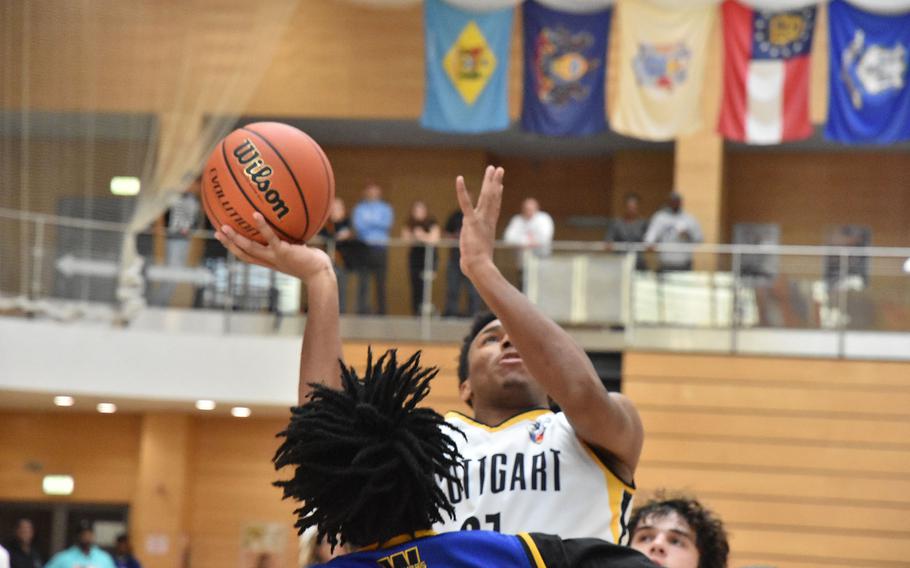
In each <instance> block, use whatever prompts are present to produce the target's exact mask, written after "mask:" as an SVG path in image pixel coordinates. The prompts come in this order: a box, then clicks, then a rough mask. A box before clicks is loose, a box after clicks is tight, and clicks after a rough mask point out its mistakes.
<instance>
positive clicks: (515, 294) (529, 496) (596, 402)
mask: <svg viewBox="0 0 910 568" xmlns="http://www.w3.org/2000/svg"><path fill="white" fill-rule="evenodd" d="M504 174H505V172H504V171H503V169H502V168H493V167H492V166H490V167H488V168H487V169H486V172H485V174H484V180H483V185H482V187H481V190H480V195H479V197H478V199H477V203H476V205H474V204H472V202H471V198H470V197H469V195H468V192H467V188H466V187H465V184H464V180H463V179H462V178H461V177H459V178H458V179H457V180H456V194H457V198H458V203H459V205H460V207H461V210H462V213H463V214H464V224H463V226H462V230H461V235H460V241H459V243H460V250H461V268H462V271H463V272H464V273H465V275H466V276H467V277H468V278H469V279H470V280H471V282H472V283H473V284H474V286H475V287H476V288H477V291H478V292H479V293H480V295H481V297H482V298H483V300H484V301H485V302H486V304H487V305H488V306H489V307H490V309H491V310H492V312H493V314H495V315H493V314H487V315H483V316H480V317H479V318H478V319H477V320H475V322H474V325H473V326H472V328H471V330H470V333H469V334H468V336H467V337H466V338H465V341H464V344H463V346H462V351H461V355H460V360H459V369H458V374H459V380H460V393H461V398H462V400H464V401H465V402H466V403H467V404H469V405H470V406H471V407H472V409H473V414H474V415H473V417H468V416H464V415H460V414H455V413H453V414H450V415H449V417H448V421H449V422H450V423H451V424H453V425H455V426H457V427H458V428H459V429H460V430H462V431H463V432H464V433H465V435H466V438H461V437H456V438H455V440H456V443H457V445H458V449H459V453H460V454H461V456H462V460H461V467H460V468H459V469H458V472H457V474H458V476H459V480H460V481H461V483H454V482H453V480H452V479H451V477H446V476H439V477H438V481H439V484H440V487H441V488H442V489H443V490H444V491H445V492H446V494H447V497H448V500H449V501H450V502H451V503H452V505H453V506H454V508H455V518H454V519H452V518H449V517H447V518H444V519H443V521H442V522H439V523H437V524H436V528H437V530H440V531H449V530H459V529H481V528H486V529H492V530H496V531H501V532H506V533H519V532H523V531H537V532H545V533H551V534H559V535H560V536H562V537H597V538H601V539H604V540H606V541H609V542H613V543H625V542H627V540H628V533H627V530H626V520H627V519H628V514H629V511H630V509H631V501H632V494H633V493H634V483H633V479H634V473H635V468H636V467H637V465H638V460H639V456H640V455H641V449H642V443H643V439H644V432H643V428H642V424H641V420H640V418H639V416H638V413H637V411H636V410H635V408H634V406H633V405H632V403H631V401H629V399H627V398H626V397H624V396H623V395H621V394H618V393H609V392H607V390H606V388H605V387H604V385H603V383H602V382H601V381H600V378H599V377H598V376H597V373H596V372H595V370H594V367H593V365H592V364H591V361H590V359H589V358H588V356H587V355H586V354H585V352H584V351H583V350H582V349H581V348H580V347H579V346H578V345H577V344H576V343H575V341H574V340H573V339H572V338H571V336H569V334H568V333H566V331H565V330H563V329H562V328H561V327H559V326H558V325H557V324H556V323H555V322H553V321H552V320H551V319H550V318H548V317H547V316H545V315H544V314H543V313H542V312H540V311H539V310H538V309H537V308H536V306H534V305H533V304H532V303H531V302H530V300H528V298H527V297H526V296H524V294H522V293H521V292H520V291H519V290H518V289H516V288H515V287H514V286H512V285H511V284H510V283H509V282H508V280H506V279H505V277H504V276H503V275H502V273H501V272H500V271H499V269H498V268H497V267H496V265H495V264H494V263H493V245H494V240H495V235H496V223H497V221H498V218H499V212H500V206H501V202H502V190H503V176H504ZM256 223H257V226H258V227H259V229H260V230H261V231H262V232H263V234H264V235H265V236H266V238H267V239H268V245H259V244H257V243H254V242H252V241H250V240H249V239H246V238H244V237H242V236H240V235H237V234H236V233H235V232H233V231H231V230H230V229H229V228H227V227H224V228H223V229H222V232H220V234H219V239H221V240H222V242H223V243H225V245H226V246H228V248H229V249H230V250H231V252H233V253H234V254H235V255H237V256H238V257H239V258H241V259H242V260H246V261H248V262H253V263H256V264H260V265H263V266H266V267H269V268H273V269H276V270H281V271H283V272H287V273H288V274H291V275H294V276H298V277H299V278H301V279H302V280H303V281H304V282H305V283H306V284H307V290H308V298H309V305H310V311H309V317H308V320H307V329H308V330H311V329H312V330H318V333H312V334H311V333H305V334H304V349H303V354H302V356H301V375H300V388H299V394H300V401H301V403H302V402H303V401H304V400H305V397H306V395H307V393H308V392H309V390H310V388H311V387H310V386H309V384H310V383H311V382H314V381H317V382H326V383H327V384H328V385H329V386H334V387H337V386H338V385H339V383H338V382H337V381H338V375H337V372H334V371H336V369H335V368H334V364H333V362H334V359H332V361H329V357H337V356H338V355H339V354H340V351H341V342H340V339H338V328H339V325H338V307H337V306H338V298H337V285H336V284H335V282H334V274H333V272H332V270H331V263H330V261H329V259H328V257H327V256H325V254H324V253H321V251H316V250H315V249H310V248H308V247H306V246H300V245H290V244H288V243H285V242H282V241H279V240H278V239H277V238H275V237H274V235H273V234H272V233H271V231H269V230H268V227H267V226H265V225H264V223H263V220H262V218H261V217H258V216H257V218H256ZM311 323H312V324H313V327H311ZM311 335H314V336H315V337H311ZM310 348H313V349H316V348H320V349H321V351H319V352H318V353H314V352H312V351H310V350H309V349H310ZM320 357H322V358H323V359H322V360H321V361H317V359H319V358H320ZM551 399H552V400H553V401H555V402H556V403H557V404H558V405H559V406H560V408H561V411H560V412H557V413H554V412H551V411H550V409H549V404H550V400H551Z"/></svg>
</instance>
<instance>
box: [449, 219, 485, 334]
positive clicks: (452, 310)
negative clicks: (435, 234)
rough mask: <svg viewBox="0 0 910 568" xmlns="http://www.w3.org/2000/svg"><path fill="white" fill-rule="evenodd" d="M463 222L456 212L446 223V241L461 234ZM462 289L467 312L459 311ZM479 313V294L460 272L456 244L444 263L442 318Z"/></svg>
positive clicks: (471, 315)
mask: <svg viewBox="0 0 910 568" xmlns="http://www.w3.org/2000/svg"><path fill="white" fill-rule="evenodd" d="M463 222H464V213H462V212H461V210H460V209H459V210H456V211H455V212H453V213H452V214H451V215H449V219H448V220H447V221H446V226H445V237H446V238H447V239H456V240H457V239H458V236H459V235H460V234H461V224H462V223H463ZM462 288H464V289H465V290H467V293H468V311H467V313H464V312H462V311H461V309H460V306H459V304H461V289H462ZM479 311H480V294H478V293H477V288H475V287H474V285H473V284H471V281H470V280H468V277H467V276H465V275H464V273H463V272H462V271H461V249H459V248H458V244H457V243H456V244H455V246H453V247H452V248H450V249H449V260H448V262H447V263H446V305H445V309H444V310H443V312H442V317H446V318H452V317H457V316H462V317H473V316H474V314H476V313H477V312H479Z"/></svg>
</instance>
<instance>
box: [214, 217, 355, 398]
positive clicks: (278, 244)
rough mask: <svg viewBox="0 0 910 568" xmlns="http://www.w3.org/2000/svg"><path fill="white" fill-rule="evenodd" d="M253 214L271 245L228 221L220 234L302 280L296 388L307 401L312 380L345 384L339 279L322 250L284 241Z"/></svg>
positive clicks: (255, 260) (232, 246) (231, 246)
mask: <svg viewBox="0 0 910 568" xmlns="http://www.w3.org/2000/svg"><path fill="white" fill-rule="evenodd" d="M253 217H254V221H255V223H256V228H257V229H259V231H260V232H261V233H262V235H263V236H264V237H265V238H266V241H267V242H268V244H267V245H261V244H259V243H257V242H255V241H251V240H250V239H248V238H246V237H244V236H243V235H240V234H239V233H237V232H236V231H234V230H233V229H231V228H230V227H228V226H227V225H224V226H222V227H221V229H220V230H219V231H217V232H216V233H215V236H216V237H217V238H218V240H219V241H221V243H222V244H224V246H226V247H227V248H228V250H230V251H231V252H232V253H234V255H235V256H236V257H237V258H239V259H240V260H243V261H244V262H249V263H252V264H258V265H260V266H264V267H266V268H269V269H271V270H278V271H280V272H284V273H285V274H288V275H290V276H294V277H297V278H299V279H300V280H302V281H303V283H304V285H305V289H306V295H307V306H308V309H307V318H306V328H305V329H304V332H303V347H302V348H301V352H300V379H299V383H298V389H297V401H298V403H299V404H303V403H304V402H305V401H306V397H307V394H309V392H310V388H311V387H310V383H325V384H327V385H329V386H333V387H340V386H341V375H340V369H339V366H338V360H339V359H340V358H341V332H340V329H339V316H338V282H337V281H336V279H335V271H334V270H333V269H332V261H331V260H330V259H329V257H328V256H327V255H326V254H325V253H324V252H323V251H321V250H319V249H315V248H310V247H308V246H306V245H304V244H301V245H294V244H290V243H287V242H285V241H282V240H280V239H279V238H278V237H277V236H276V235H275V233H274V232H273V231H272V229H271V228H270V227H269V226H268V225H267V224H266V222H265V220H264V219H263V218H262V215H260V214H259V213H254V214H253Z"/></svg>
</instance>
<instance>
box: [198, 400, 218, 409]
mask: <svg viewBox="0 0 910 568" xmlns="http://www.w3.org/2000/svg"><path fill="white" fill-rule="evenodd" d="M196 410H215V401H214V400H197V401H196Z"/></svg>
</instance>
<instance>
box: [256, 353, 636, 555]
mask: <svg viewBox="0 0 910 568" xmlns="http://www.w3.org/2000/svg"><path fill="white" fill-rule="evenodd" d="M436 372H437V370H436V369H435V368H422V367H421V366H420V353H419V352H418V353H416V354H414V355H412V356H411V357H410V358H408V359H407V360H406V361H405V362H404V363H399V361H398V357H397V354H396V352H395V351H394V350H393V351H389V352H386V353H385V354H384V355H383V356H382V357H380V358H379V359H378V361H376V362H375V363H373V360H372V354H370V355H369V356H368V359H367V366H366V372H365V374H364V377H363V378H362V379H361V378H360V377H358V375H357V373H356V371H355V370H354V369H353V368H342V372H341V389H340V390H335V389H332V388H329V387H327V386H325V385H324V384H318V383H317V384H313V385H312V390H311V391H310V393H309V395H308V401H307V402H306V404H304V405H302V406H298V407H295V408H293V409H292V411H291V420H290V423H289V425H288V427H287V428H286V429H285V430H284V431H283V432H281V433H280V434H279V436H281V437H283V438H284V441H283V442H282V444H281V446H280V447H279V448H278V450H277V452H276V454H275V458H274V464H275V468H276V469H282V468H285V467H291V468H293V470H292V471H293V475H292V476H291V478H290V479H287V480H284V481H278V482H276V483H275V485H277V486H279V487H281V488H282V489H283V491H284V497H285V498H286V499H287V498H290V499H294V500H296V501H299V502H300V503H301V506H300V507H299V508H298V509H297V510H296V511H295V512H296V513H297V515H298V518H297V522H296V523H295V526H296V527H297V528H298V530H299V531H301V532H302V531H304V530H305V529H307V528H308V527H311V526H315V527H316V528H317V530H318V534H319V537H320V538H321V537H326V538H328V540H329V542H331V543H332V544H333V545H334V544H339V543H349V544H351V545H353V546H354V547H357V548H359V549H360V550H359V551H357V552H353V553H351V554H348V555H344V556H341V557H338V558H336V559H334V560H332V561H331V562H329V563H328V564H326V565H325V566H330V567H336V568H360V567H364V568H365V567H374V568H375V567H376V566H377V565H378V566H380V567H385V568H448V567H466V568H471V567H489V566H497V567H501V568H512V567H522V568H534V567H543V566H549V567H551V568H552V567H559V566H566V567H568V566H579V567H585V566H591V567H594V566H604V567H607V566H611V567H616V568H644V567H648V566H653V565H652V564H651V563H650V562H648V560H647V559H646V558H645V557H644V556H643V555H641V554H639V553H638V552H636V551H634V550H632V549H629V548H625V547H620V546H616V545H613V544H610V543H607V542H605V541H599V540H596V539H579V540H566V541H564V540H561V539H560V538H558V537H555V536H548V535H541V534H536V533H535V534H520V535H517V536H516V535H505V534H500V533H496V532H488V531H462V532H453V533H446V534H442V535H434V534H433V533H432V531H431V530H430V528H431V526H432V525H433V524H434V523H437V522H439V521H440V520H441V519H442V518H443V516H448V517H452V516H454V508H453V507H452V505H451V503H449V501H448V500H447V496H446V494H445V493H444V492H443V491H442V490H441V489H440V488H439V487H438V486H437V484H436V477H437V476H438V477H442V478H446V479H448V480H449V481H452V482H454V483H458V481H459V480H458V478H457V477H455V476H453V474H452V472H453V471H455V470H456V469H457V468H458V467H459V466H460V463H461V456H460V455H459V453H458V446H457V445H456V444H455V442H454V440H453V439H452V437H451V436H450V434H451V435H454V436H456V437H457V436H459V435H460V433H459V432H457V431H456V430H455V428H454V427H453V426H451V425H450V424H448V423H447V422H446V421H445V420H444V419H443V417H442V416H441V415H439V414H438V413H436V412H435V411H433V410H432V409H430V408H425V407H418V405H419V404H420V402H421V401H423V399H424V398H425V397H426V395H427V394H428V393H429V390H430V381H431V380H432V379H433V377H435V376H436Z"/></svg>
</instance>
